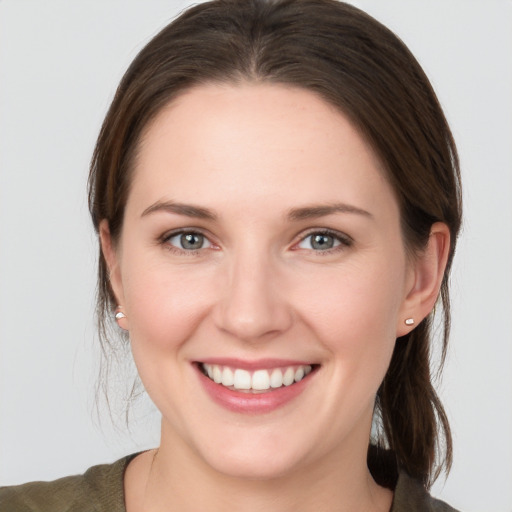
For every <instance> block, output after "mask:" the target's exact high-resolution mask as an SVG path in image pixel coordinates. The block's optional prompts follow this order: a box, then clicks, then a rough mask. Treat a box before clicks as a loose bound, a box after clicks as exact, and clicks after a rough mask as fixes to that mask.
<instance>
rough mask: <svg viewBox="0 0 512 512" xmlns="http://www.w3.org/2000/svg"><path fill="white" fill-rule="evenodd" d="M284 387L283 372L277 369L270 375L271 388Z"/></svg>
mask: <svg viewBox="0 0 512 512" xmlns="http://www.w3.org/2000/svg"><path fill="white" fill-rule="evenodd" d="M282 385H283V372H282V371H281V370H280V369H279V368H276V369H275V370H272V373H271V374H270V387H272V388H280V387H281V386H282Z"/></svg>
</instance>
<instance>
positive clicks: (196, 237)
mask: <svg viewBox="0 0 512 512" xmlns="http://www.w3.org/2000/svg"><path fill="white" fill-rule="evenodd" d="M165 242H166V243H168V244H169V245H171V246H173V247H175V248H177V249H181V250H183V251H197V250H199V249H207V248H209V247H212V244H211V242H210V241H209V240H208V238H206V237H205V236H204V235H203V234H201V233H197V232H195V231H187V232H181V233H175V234H173V235H171V236H169V237H167V239H166V240H165Z"/></svg>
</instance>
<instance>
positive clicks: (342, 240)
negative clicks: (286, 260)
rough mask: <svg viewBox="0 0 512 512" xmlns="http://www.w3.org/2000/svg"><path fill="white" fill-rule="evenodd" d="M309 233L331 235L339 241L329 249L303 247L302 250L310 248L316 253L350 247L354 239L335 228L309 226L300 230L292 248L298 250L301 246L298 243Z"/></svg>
mask: <svg viewBox="0 0 512 512" xmlns="http://www.w3.org/2000/svg"><path fill="white" fill-rule="evenodd" d="M311 235H327V236H332V237H333V238H335V239H336V240H337V241H339V244H338V245H336V246H334V247H332V248H330V249H324V250H323V251H315V250H314V249H304V250H312V251H313V252H317V253H329V252H334V251H337V250H340V249H341V250H342V249H345V248H347V247H350V246H351V245H353V243H354V239H353V238H352V237H351V236H349V235H347V234H346V233H343V232H342V231H338V230H336V229H331V228H309V229H308V230H306V231H305V232H302V233H301V234H300V235H299V237H298V240H297V241H296V242H294V244H293V246H292V249H293V250H300V249H301V248H300V247H298V245H299V244H300V243H301V242H303V241H304V240H306V238H308V237H309V236H311Z"/></svg>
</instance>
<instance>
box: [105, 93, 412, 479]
mask: <svg viewBox="0 0 512 512" xmlns="http://www.w3.org/2000/svg"><path fill="white" fill-rule="evenodd" d="M103 227H105V226H103ZM103 234H104V246H105V245H108V243H106V242H105V239H107V242H108V234H105V229H104V230H103ZM107 259H109V263H110V266H111V270H112V284H113V287H114V291H115V293H116V297H117V298H118V300H119V303H120V304H122V305H123V307H124V312H125V314H126V316H127V319H126V320H123V322H124V324H123V326H124V327H126V328H127V329H128V330H129V332H130V339H131V344H132V350H133V355H134V358H135V362H136V364H137V367H138V370H139V373H140V376H141V378H142V381H143V383H144V385H145V387H146V389H147V392H148V393H149V395H150V397H151V398H152V400H153V401H154V402H155V404H156V406H157V407H158V409H159V410H160V411H161V413H162V417H163V420H162V421H163V424H162V445H163V446H164V445H165V443H166V442H169V443H172V444H173V445H174V446H175V447H180V450H181V451H182V452H183V453H187V454H188V456H189V457H188V460H193V461H196V463H197V464H206V465H207V466H208V467H210V468H214V469H215V470H218V471H221V472H223V473H226V474H230V475H237V476H248V477H253V478H266V477H271V476H276V475H283V474H286V473H289V472H291V471H298V470H300V469H304V468H311V467H314V465H315V464H316V465H321V464H326V462H327V461H329V460H337V461H339V460H343V457H345V458H350V457H353V456H354V452H356V451H358V454H359V455H361V453H363V455H364V453H365V451H366V449H367V445H368V438H369V432H370V425H371V418H372V412H373V406H374V400H375V394H376V392H377V389H378V387H379V385H380V383H381V381H382V379H383V377H384V375H385V373H386V370H387V367H388V364H389V361H390V358H391V354H392V351H393V347H394V344H395V339H396V337H397V335H401V334H404V332H400V330H401V329H402V327H399V326H403V320H404V315H405V314H406V311H405V310H406V308H407V302H408V299H407V297H408V294H409V292H410V290H411V287H412V283H413V281H414V272H413V270H412V269H411V268H410V265H409V264H408V263H407V259H406V253H405V250H404V243H403V240H402V236H401V231H400V218H399V210H398V206H397V201H396V199H395V197H394V194H393V191H392V189H391V187H390V185H389V184H388V182H387V181H386V178H385V176H384V173H383V171H382V169H381V168H380V165H379V162H378V161H377V159H376V157H375V155H374V154H373V152H372V150H371V149H370V148H369V147H368V145H367V144H366V143H365V142H364V140H363V139H362V138H361V137H360V136H359V134H358V132H357V131H356V130H355V129H354V128H353V126H352V125H351V124H350V122H349V121H348V120H347V118H346V117H344V116H343V115H342V114H341V113H340V112H339V111H337V110H335V109H334V108H332V107H331V106H330V105H328V104H327V103H325V102H324V101H323V100H321V99H319V98H318V97H316V96H315V95H314V94H313V93H311V92H308V91H305V90H301V89H296V88H287V87H285V86H279V85H249V84H247V85H238V86H229V85H210V86H201V87H198V88H195V89H193V90H190V91H188V92H186V93H185V94H183V95H182V96H180V97H179V98H178V99H176V100H175V101H174V102H172V103H171V104H170V105H168V106H167V107H166V108H165V109H164V110H163V111H162V112H160V114H159V115H158V116H157V118H156V119H155V120H154V121H153V122H152V123H151V125H150V126H149V127H148V128H147V130H146V132H145V134H144V137H143V139H142V142H141V146H140V152H139V154H138V157H137V161H136V166H135V172H134V179H133V183H132V187H131V192H130V194H129V198H128V202H127V205H126V212H125V219H124V225H123V230H122V233H121V237H120V239H119V241H118V243H117V244H116V247H115V249H114V250H113V252H112V254H111V255H110V256H109V255H108V254H107ZM176 450H178V449H177V448H176Z"/></svg>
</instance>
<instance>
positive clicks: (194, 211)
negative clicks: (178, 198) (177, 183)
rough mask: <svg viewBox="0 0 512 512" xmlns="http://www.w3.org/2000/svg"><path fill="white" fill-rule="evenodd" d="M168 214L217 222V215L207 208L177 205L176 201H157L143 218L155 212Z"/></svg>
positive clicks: (144, 213) (145, 212) (144, 212)
mask: <svg viewBox="0 0 512 512" xmlns="http://www.w3.org/2000/svg"><path fill="white" fill-rule="evenodd" d="M162 211H163V212H168V213H176V214H178V215H184V216H186V217H194V218H196V219H206V220H216V219H217V215H216V214H215V213H214V212H212V211H211V210H208V209H207V208H202V207H200V206H194V205H191V204H184V203H175V202H174V201H157V202H156V203H154V204H152V205H151V206H149V207H148V208H146V209H145V210H144V211H143V212H142V215H141V217H145V216H146V215H150V214H151V213H154V212H162Z"/></svg>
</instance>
